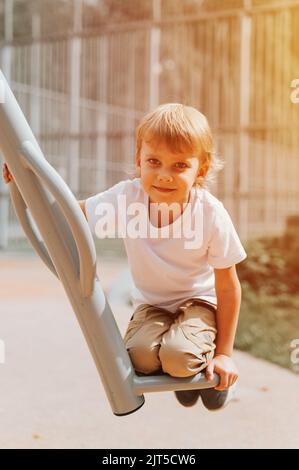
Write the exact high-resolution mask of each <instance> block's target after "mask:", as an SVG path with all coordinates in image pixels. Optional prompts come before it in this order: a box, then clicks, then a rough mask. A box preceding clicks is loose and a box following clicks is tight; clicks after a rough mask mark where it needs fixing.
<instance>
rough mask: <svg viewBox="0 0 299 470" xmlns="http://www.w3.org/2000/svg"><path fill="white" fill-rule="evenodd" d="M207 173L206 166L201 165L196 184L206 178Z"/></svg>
mask: <svg viewBox="0 0 299 470" xmlns="http://www.w3.org/2000/svg"><path fill="white" fill-rule="evenodd" d="M207 171H208V165H202V166H201V167H200V169H199V171H198V173H197V176H196V183H200V182H201V181H202V179H203V178H204V177H205V176H206V174H207Z"/></svg>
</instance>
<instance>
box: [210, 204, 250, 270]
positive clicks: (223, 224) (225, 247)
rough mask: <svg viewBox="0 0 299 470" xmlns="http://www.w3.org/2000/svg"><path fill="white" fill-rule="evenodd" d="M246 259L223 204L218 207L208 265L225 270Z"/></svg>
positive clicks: (213, 225)
mask: <svg viewBox="0 0 299 470" xmlns="http://www.w3.org/2000/svg"><path fill="white" fill-rule="evenodd" d="M246 257H247V254H246V252H245V250H244V248H243V246H242V243H241V241H240V239H239V237H238V234H237V232H236V229H235V227H234V225H233V222H232V220H231V218H230V216H229V214H228V212H227V210H226V209H225V207H224V206H223V204H222V203H221V204H220V205H219V206H218V205H217V206H216V207H215V216H214V219H213V223H212V234H211V238H210V242H209V247H208V263H209V264H210V265H211V266H212V267H213V268H216V269H221V268H223V269H224V268H229V267H230V266H233V265H234V264H237V263H240V262H241V261H243V260H244V259H245V258H246Z"/></svg>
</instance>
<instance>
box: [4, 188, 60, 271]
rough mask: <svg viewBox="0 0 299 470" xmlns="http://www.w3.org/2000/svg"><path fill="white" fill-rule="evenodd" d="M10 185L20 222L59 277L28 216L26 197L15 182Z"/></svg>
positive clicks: (43, 258)
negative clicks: (24, 197) (23, 196)
mask: <svg viewBox="0 0 299 470" xmlns="http://www.w3.org/2000/svg"><path fill="white" fill-rule="evenodd" d="M9 187H10V195H11V199H12V203H13V206H14V210H15V212H16V215H17V217H18V219H19V222H20V224H21V225H22V227H23V230H24V232H25V234H26V235H27V237H28V239H29V241H30V243H31V244H32V246H33V248H34V249H35V251H36V252H37V254H38V255H39V256H40V257H41V259H42V260H43V262H44V263H45V265H46V266H47V267H48V268H49V269H50V271H52V273H53V274H54V275H55V276H56V277H58V278H59V276H58V274H57V271H56V269H55V266H54V264H53V262H52V260H51V258H50V256H49V253H48V251H47V249H46V247H45V244H44V242H43V241H42V240H41V239H40V238H39V236H38V233H37V232H36V230H35V228H34V227H33V225H32V222H31V220H30V218H29V217H28V211H27V206H26V204H25V202H24V199H23V198H22V195H21V193H20V191H19V190H18V187H17V185H16V184H15V183H14V182H11V184H10V185H9Z"/></svg>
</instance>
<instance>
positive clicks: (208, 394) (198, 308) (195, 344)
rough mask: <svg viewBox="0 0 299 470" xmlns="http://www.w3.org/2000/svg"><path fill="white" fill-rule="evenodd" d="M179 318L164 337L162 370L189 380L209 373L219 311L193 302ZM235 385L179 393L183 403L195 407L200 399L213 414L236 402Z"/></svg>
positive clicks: (198, 302)
mask: <svg viewBox="0 0 299 470" xmlns="http://www.w3.org/2000/svg"><path fill="white" fill-rule="evenodd" d="M179 310H180V312H181V313H179V316H178V317H177V318H176V320H175V322H174V323H173V325H172V326H171V328H170V329H169V331H168V332H167V333H166V334H165V335H164V336H163V339H162V345H161V349H160V353H159V356H160V359H161V362H162V368H163V370H164V371H165V372H168V373H169V374H170V375H174V376H177V377H187V376H192V375H196V374H198V372H200V371H201V370H203V369H205V368H206V367H207V365H208V364H209V363H210V361H211V360H212V358H213V356H214V350H215V348H216V345H215V342H214V341H215V338H216V333H217V331H216V307H213V306H212V305H211V304H208V305H207V303H205V302H203V301H201V300H198V299H190V300H189V301H187V302H185V303H184V304H183V306H181V307H180V309H179ZM235 385H236V384H234V385H233V386H232V387H230V388H229V389H227V390H224V391H220V390H215V389H214V388H209V389H201V390H184V391H177V392H175V394H176V397H177V398H178V400H179V402H180V403H181V404H182V405H184V406H192V405H194V404H195V403H196V402H197V399H198V397H199V396H201V398H202V402H203V404H204V406H205V407H206V408H207V409H209V410H211V411H212V410H218V409H221V408H224V407H225V406H226V405H227V404H228V403H229V402H230V400H231V399H233V398H234V394H235V388H236V387H235Z"/></svg>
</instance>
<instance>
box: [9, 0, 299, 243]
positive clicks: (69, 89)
mask: <svg viewBox="0 0 299 470" xmlns="http://www.w3.org/2000/svg"><path fill="white" fill-rule="evenodd" d="M269 3H270V2H269ZM298 26H299V2H297V1H292V2H288V1H287V2H283V3H279V4H278V3H277V2H274V3H273V5H272V6H270V5H268V6H262V7H259V6H256V7H251V8H248V9H246V10H244V9H243V10H237V9H235V10H232V11H221V12H219V13H217V12H216V13H215V12H212V13H203V14H201V15H198V16H192V17H191V18H190V17H189V18H187V17H184V18H173V19H171V20H167V21H160V20H159V21H154V22H139V23H134V24H126V25H117V26H113V25H109V26H107V27H106V28H102V29H101V31H90V32H88V33H84V34H83V33H82V32H75V33H74V34H72V35H68V36H67V35H66V36H64V37H63V36H61V35H60V37H59V38H53V37H52V38H42V39H41V38H39V37H36V39H33V40H28V41H27V42H26V41H24V40H23V41H22V42H16V41H13V40H12V41H6V42H5V43H3V44H2V48H1V51H2V53H1V67H2V69H4V73H6V75H7V77H8V78H9V80H10V82H11V85H12V88H13V91H14V93H15V94H16V97H17V99H18V101H19V103H20V105H21V107H22V109H23V111H24V113H25V115H26V116H27V118H28V120H29V122H30V124H31V126H32V129H33V130H34V132H35V135H36V136H37V138H38V140H39V142H40V144H41V147H42V149H43V150H44V152H45V154H46V156H47V158H48V160H49V161H50V162H51V164H53V166H54V167H55V168H57V170H58V171H59V172H60V174H61V175H62V176H63V178H64V179H65V180H66V181H67V183H68V184H69V185H70V187H71V189H72V190H73V191H74V193H75V194H76V196H77V197H78V198H85V197H87V196H89V195H92V194H94V193H96V192H99V191H102V190H104V189H106V188H108V187H109V186H111V185H113V184H114V183H116V182H118V181H119V180H121V179H124V178H130V177H131V176H133V174H134V146H135V142H134V138H135V137H134V135H135V127H136V124H137V122H138V120H139V119H140V117H141V116H142V115H143V114H144V113H145V112H146V111H147V110H149V109H150V108H153V107H154V106H156V105H158V104H159V103H163V102H170V101H175V102H183V103H185V104H189V105H192V106H195V107H196V108H198V109H199V110H201V111H202V112H203V113H204V114H205V115H206V116H207V117H208V120H209V122H210V124H211V127H212V130H213V132H214V136H215V142H216V149H217V151H218V153H219V154H220V156H221V157H222V158H223V159H224V160H225V162H226V165H225V168H224V169H223V170H222V172H221V173H219V176H218V179H217V182H216V184H215V185H214V186H213V187H212V188H211V192H213V194H215V195H216V196H217V197H219V198H220V199H221V200H222V201H223V203H224V205H225V206H226V207H227V209H228V210H229V212H230V213H231V216H232V219H233V221H234V223H235V224H236V227H237V229H238V232H239V233H240V236H241V238H242V239H246V238H249V237H253V236H259V235H267V234H274V233H280V232H281V231H283V230H284V225H285V219H286V217H287V216H288V215H290V214H295V213H298V207H297V206H298V203H297V201H298V199H299V183H298V181H299V178H298V177H299V155H298V149H299V137H298V125H299V104H298V105H296V104H294V103H292V102H291V99H290V93H291V88H290V84H291V81H292V80H293V79H295V78H298V65H299V63H298V62H299V27H298ZM1 207H2V206H1ZM0 210H1V209H0ZM10 214H11V215H10V224H11V226H13V223H14V218H13V215H12V212H11V211H10ZM10 236H11V237H16V236H18V234H17V232H15V231H13V232H12V231H11V230H10Z"/></svg>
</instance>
